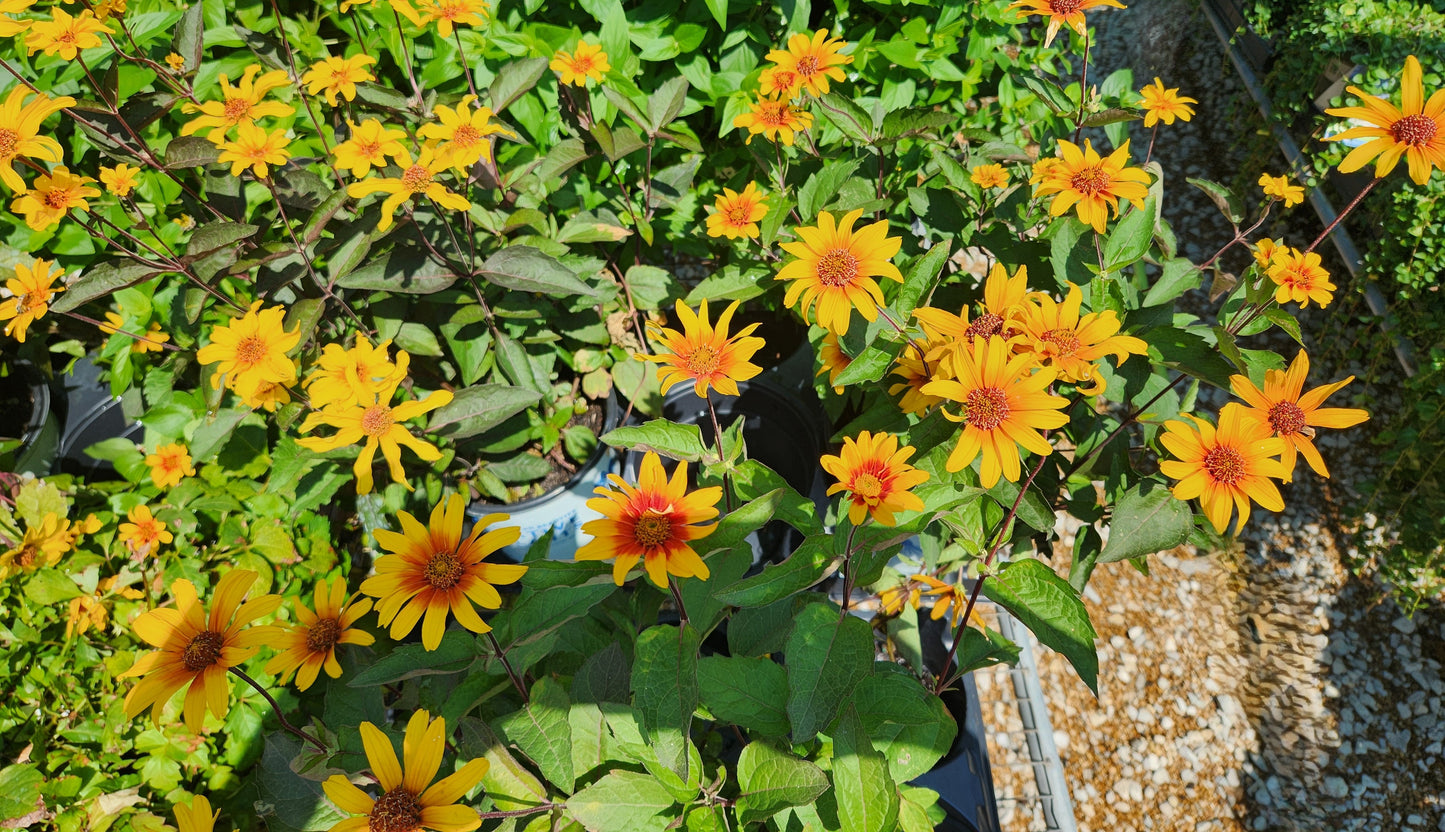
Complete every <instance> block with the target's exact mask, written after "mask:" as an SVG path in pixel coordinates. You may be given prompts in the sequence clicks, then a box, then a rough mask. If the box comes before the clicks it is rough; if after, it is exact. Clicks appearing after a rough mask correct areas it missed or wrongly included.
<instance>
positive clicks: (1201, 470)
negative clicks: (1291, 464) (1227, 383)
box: [1159, 402, 1289, 534]
mask: <svg viewBox="0 0 1445 832" xmlns="http://www.w3.org/2000/svg"><path fill="white" fill-rule="evenodd" d="M1186 416H1187V418H1188V419H1189V420H1190V421H1191V422H1193V424H1192V425H1191V424H1190V423H1189V422H1183V421H1178V420H1173V421H1169V422H1165V423H1164V432H1163V433H1161V434H1159V442H1160V443H1161V444H1163V445H1164V447H1165V448H1166V449H1167V450H1168V451H1169V453H1171V454H1173V455H1174V456H1175V457H1176V458H1177V459H1163V460H1160V461H1159V470H1160V471H1162V472H1163V473H1164V476H1166V477H1169V478H1170V479H1174V480H1178V481H1179V482H1177V483H1175V485H1174V487H1173V488H1172V489H1171V490H1172V491H1173V492H1174V497H1175V499H1178V500H1192V499H1194V498H1196V497H1198V498H1199V505H1200V507H1201V508H1203V509H1204V513H1205V514H1206V515H1207V516H1208V517H1209V522H1210V524H1211V525H1213V526H1214V530H1215V531H1216V532H1219V533H1220V534H1224V533H1225V529H1227V528H1228V527H1229V515H1230V513H1231V511H1232V510H1233V508H1234V507H1235V506H1238V507H1239V524H1238V525H1237V526H1235V532H1236V533H1238V531H1239V530H1240V529H1242V528H1244V524H1245V522H1246V521H1247V520H1249V507H1250V500H1251V499H1253V500H1254V502H1256V503H1259V504H1260V505H1261V506H1263V507H1264V508H1266V509H1268V510H1270V511H1283V510H1284V498H1282V497H1280V495H1279V489H1278V488H1276V487H1275V485H1274V483H1272V482H1270V481H1269V480H1268V479H1267V478H1268V477H1274V478H1275V479H1284V478H1285V477H1286V476H1288V473H1289V472H1287V471H1286V470H1285V467H1284V465H1283V464H1282V463H1281V462H1280V461H1279V460H1278V459H1276V458H1275V457H1277V456H1279V455H1280V454H1282V453H1284V447H1285V441H1284V440H1283V439H1280V438H1278V437H1274V436H1271V435H1270V434H1271V431H1270V427H1269V425H1268V424H1267V423H1264V422H1261V421H1259V420H1258V419H1252V418H1249V417H1248V416H1246V415H1245V410H1244V408H1242V407H1240V406H1239V405H1238V404H1235V403H1233V402H1231V403H1229V404H1227V405H1225V406H1224V410H1222V411H1220V413H1219V427H1218V428H1217V429H1216V428H1215V427H1214V425H1211V424H1209V423H1208V422H1206V421H1204V420H1203V419H1200V418H1198V417H1196V416H1188V415H1187V414H1186Z"/></svg>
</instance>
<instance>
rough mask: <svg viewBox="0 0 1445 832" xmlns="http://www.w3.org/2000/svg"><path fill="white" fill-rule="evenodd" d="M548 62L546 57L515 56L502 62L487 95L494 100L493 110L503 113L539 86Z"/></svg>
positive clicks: (499, 113) (498, 113)
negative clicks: (514, 102)
mask: <svg viewBox="0 0 1445 832" xmlns="http://www.w3.org/2000/svg"><path fill="white" fill-rule="evenodd" d="M547 64H548V61H547V59H546V58H513V59H512V60H510V61H507V62H506V63H505V64H502V68H501V70H499V71H498V72H497V78H496V80H494V81H492V88H491V89H490V90H488V91H487V97H488V98H489V99H490V100H491V102H492V112H493V113H496V114H497V115H501V113H502V111H503V110H506V109H507V108H508V107H510V106H511V105H512V102H513V101H516V100H517V99H518V98H521V97H522V96H523V95H525V94H526V93H527V91H528V90H530V89H532V88H533V87H535V86H537V82H538V81H540V80H541V79H542V75H543V74H545V73H546V72H547Z"/></svg>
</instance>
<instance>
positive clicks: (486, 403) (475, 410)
mask: <svg viewBox="0 0 1445 832" xmlns="http://www.w3.org/2000/svg"><path fill="white" fill-rule="evenodd" d="M541 398H542V395H541V394H540V393H538V392H536V391H535V390H528V389H526V388H523V387H511V386H508V385H505V384H477V385H473V386H471V387H464V388H462V389H461V390H458V391H457V392H456V393H455V394H454V395H453V396H452V400H451V401H450V402H449V403H447V404H445V405H442V406H441V407H439V408H437V410H436V411H435V412H433V413H432V417H431V422H430V423H429V424H428V425H427V432H428V433H436V434H441V435H442V436H450V437H452V438H454V439H460V438H462V437H465V436H475V435H477V434H479V433H484V432H485V431H488V430H491V429H492V428H494V427H496V426H497V425H500V424H501V423H502V422H505V421H506V420H507V419H509V418H511V417H512V416H514V415H516V414H518V413H521V412H522V411H524V410H526V409H527V408H529V407H531V406H532V405H534V404H536V403H537V402H538V401H540V400H541Z"/></svg>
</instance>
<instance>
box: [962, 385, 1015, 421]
mask: <svg viewBox="0 0 1445 832" xmlns="http://www.w3.org/2000/svg"><path fill="white" fill-rule="evenodd" d="M965 407H966V408H967V411H966V413H967V419H968V423H969V424H970V425H973V426H974V427H976V428H978V429H979V430H993V429H995V428H997V427H998V426H999V425H1001V424H1003V422H1004V420H1005V419H1007V418H1008V414H1009V407H1008V394H1007V393H1005V392H1004V391H1002V390H1000V389H999V388H997V387H980V388H978V389H977V390H971V391H969V394H968V400H967V402H966V403H965Z"/></svg>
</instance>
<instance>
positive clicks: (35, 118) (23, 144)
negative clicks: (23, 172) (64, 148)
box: [0, 84, 75, 193]
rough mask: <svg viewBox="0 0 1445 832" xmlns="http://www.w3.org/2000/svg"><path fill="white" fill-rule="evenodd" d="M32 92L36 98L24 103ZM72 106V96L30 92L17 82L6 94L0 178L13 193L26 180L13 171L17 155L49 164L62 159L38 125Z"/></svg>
mask: <svg viewBox="0 0 1445 832" xmlns="http://www.w3.org/2000/svg"><path fill="white" fill-rule="evenodd" d="M31 95H34V96H35V100H33V101H31V102H30V103H29V104H26V103H25V99H26V98H29V97H30V96H31ZM74 106H75V99H74V98H71V97H70V96H68V95H62V96H59V97H58V98H51V97H50V96H48V95H46V94H45V93H32V92H31V91H30V88H29V87H27V86H25V85H24V84H17V85H16V86H15V88H14V89H12V90H11V91H10V94H9V95H7V96H6V97H5V103H4V104H0V181H3V182H4V183H5V184H6V185H7V186H8V187H9V188H10V190H12V191H15V192H16V193H24V192H25V190H26V185H25V180H23V179H21V178H20V174H18V173H16V172H15V167H14V163H15V160H16V159H17V158H22V157H23V158H28V159H41V160H43V161H46V162H52V163H54V162H59V161H60V160H61V159H62V158H64V157H63V156H62V155H61V149H60V143H59V142H57V141H56V140H55V139H52V138H51V137H49V136H42V135H40V125H41V124H42V123H44V121H45V120H46V119H47V118H49V117H50V116H52V115H54V114H55V113H57V112H59V111H61V110H63V109H65V108H66V107H74Z"/></svg>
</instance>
